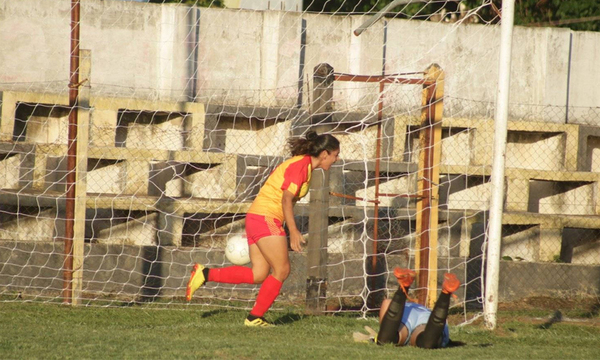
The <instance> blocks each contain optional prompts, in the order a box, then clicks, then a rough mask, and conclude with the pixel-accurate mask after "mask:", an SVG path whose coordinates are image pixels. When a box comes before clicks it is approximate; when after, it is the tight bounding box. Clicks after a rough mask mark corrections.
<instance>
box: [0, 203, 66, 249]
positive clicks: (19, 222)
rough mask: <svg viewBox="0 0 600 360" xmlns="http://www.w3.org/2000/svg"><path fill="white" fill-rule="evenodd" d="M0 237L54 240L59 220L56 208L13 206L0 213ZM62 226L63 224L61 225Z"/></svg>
mask: <svg viewBox="0 0 600 360" xmlns="http://www.w3.org/2000/svg"><path fill="white" fill-rule="evenodd" d="M0 215H1V216H2V217H0V220H1V221H0V239H2V240H15V241H36V242H38V241H54V237H55V236H56V235H57V226H60V225H61V224H62V223H63V222H62V221H61V220H59V216H58V215H57V210H56V208H54V209H42V208H14V210H13V212H12V213H10V214H6V213H3V214H0ZM63 226H64V225H63Z"/></svg>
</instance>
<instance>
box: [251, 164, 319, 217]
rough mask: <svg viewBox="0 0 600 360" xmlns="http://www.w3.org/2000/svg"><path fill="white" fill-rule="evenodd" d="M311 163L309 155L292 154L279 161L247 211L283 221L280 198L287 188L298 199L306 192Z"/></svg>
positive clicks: (308, 184)
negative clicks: (290, 156) (286, 158)
mask: <svg viewBox="0 0 600 360" xmlns="http://www.w3.org/2000/svg"><path fill="white" fill-rule="evenodd" d="M311 173H312V163H311V158H310V155H300V156H294V157H292V158H290V159H288V160H286V161H284V162H283V163H281V164H280V165H279V166H277V168H275V170H274V171H273V172H272V173H271V175H269V178H268V179H267V181H266V182H265V184H264V185H263V187H262V188H261V189H260V191H259V193H258V195H257V196H256V199H254V202H253V203H252V205H251V206H250V209H249V210H248V213H251V214H257V215H262V216H268V217H272V218H275V219H279V221H284V217H283V207H282V206H281V199H282V198H283V191H284V190H288V191H289V192H291V193H292V194H294V197H295V198H297V199H300V198H302V197H304V196H305V195H306V194H307V193H308V189H309V186H310V175H311Z"/></svg>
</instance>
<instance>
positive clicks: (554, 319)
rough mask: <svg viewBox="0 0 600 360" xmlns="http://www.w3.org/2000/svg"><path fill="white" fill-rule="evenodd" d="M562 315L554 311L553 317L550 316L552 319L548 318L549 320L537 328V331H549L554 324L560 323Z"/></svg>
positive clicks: (558, 311)
mask: <svg viewBox="0 0 600 360" xmlns="http://www.w3.org/2000/svg"><path fill="white" fill-rule="evenodd" d="M562 318H563V316H562V313H561V312H560V310H556V311H555V312H554V315H552V317H551V318H550V320H548V321H546V322H545V323H543V324H542V325H540V326H538V329H543V330H546V329H550V327H551V326H552V325H554V324H556V323H557V322H561V321H562Z"/></svg>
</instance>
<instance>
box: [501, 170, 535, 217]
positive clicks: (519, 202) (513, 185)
mask: <svg viewBox="0 0 600 360" xmlns="http://www.w3.org/2000/svg"><path fill="white" fill-rule="evenodd" d="M528 204H529V179H514V178H507V179H506V200H505V207H504V210H505V211H527V208H528Z"/></svg>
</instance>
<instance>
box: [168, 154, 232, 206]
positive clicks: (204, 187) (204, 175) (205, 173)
mask: <svg viewBox="0 0 600 360" xmlns="http://www.w3.org/2000/svg"><path fill="white" fill-rule="evenodd" d="M192 167H193V165H192ZM197 170H199V171H197ZM176 181H178V180H176ZM171 186H173V185H171ZM236 189H237V159H236V158H235V157H231V158H228V159H227V160H226V161H224V162H223V163H221V164H217V165H211V166H210V167H206V168H202V169H196V171H195V172H193V173H191V174H189V175H186V176H185V178H184V179H183V191H184V196H192V197H197V198H207V199H230V198H235V196H236Z"/></svg>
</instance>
